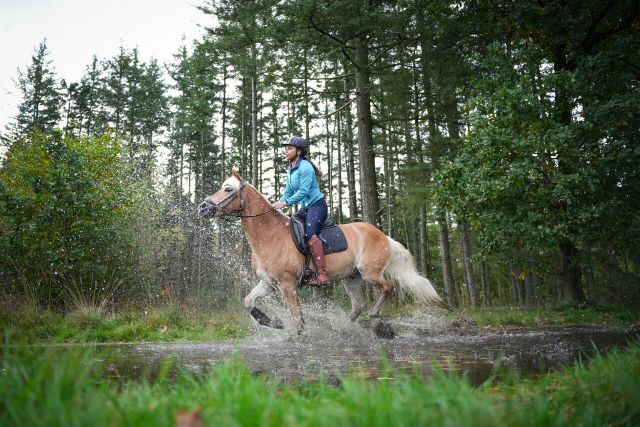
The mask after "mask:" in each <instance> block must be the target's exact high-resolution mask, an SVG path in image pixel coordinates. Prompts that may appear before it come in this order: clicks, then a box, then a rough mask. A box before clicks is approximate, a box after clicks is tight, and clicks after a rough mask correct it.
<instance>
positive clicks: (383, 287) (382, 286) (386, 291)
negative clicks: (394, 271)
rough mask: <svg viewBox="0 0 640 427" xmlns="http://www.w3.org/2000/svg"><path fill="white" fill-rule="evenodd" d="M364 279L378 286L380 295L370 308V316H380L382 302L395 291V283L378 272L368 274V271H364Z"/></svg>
mask: <svg viewBox="0 0 640 427" xmlns="http://www.w3.org/2000/svg"><path fill="white" fill-rule="evenodd" d="M361 274H362V277H363V279H364V280H365V281H366V282H368V283H373V284H374V285H376V286H377V287H378V290H379V291H380V292H379V295H378V300H377V301H376V303H375V304H374V305H373V307H371V309H370V310H369V317H380V308H381V307H382V304H384V302H385V301H386V300H387V298H388V297H389V295H391V292H392V291H393V283H392V282H390V281H388V280H387V279H385V278H384V277H382V274H381V273H378V274H367V273H366V272H362V271H361Z"/></svg>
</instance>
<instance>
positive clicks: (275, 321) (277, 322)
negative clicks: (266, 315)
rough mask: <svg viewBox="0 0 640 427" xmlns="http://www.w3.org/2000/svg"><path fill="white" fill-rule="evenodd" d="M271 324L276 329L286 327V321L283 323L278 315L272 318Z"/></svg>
mask: <svg viewBox="0 0 640 427" xmlns="http://www.w3.org/2000/svg"><path fill="white" fill-rule="evenodd" d="M269 326H271V327H272V328H274V329H284V323H282V320H280V319H279V318H277V317H274V318H273V319H271V322H269Z"/></svg>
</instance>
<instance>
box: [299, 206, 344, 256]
mask: <svg viewBox="0 0 640 427" xmlns="http://www.w3.org/2000/svg"><path fill="white" fill-rule="evenodd" d="M289 224H290V227H291V237H292V238H293V243H295V244H296V248H298V251H300V253H301V254H303V255H309V254H310V253H311V252H310V251H309V245H308V244H307V239H306V238H305V237H304V222H303V221H302V220H301V219H300V218H299V217H298V216H297V215H291V217H290V221H289ZM319 237H320V240H321V241H322V247H323V249H324V253H325V254H332V253H335V252H342V251H344V250H346V249H347V238H346V237H345V236H344V233H343V232H342V230H341V229H340V227H338V225H337V224H336V223H335V222H333V219H332V218H331V217H327V220H326V221H325V222H324V223H323V224H322V229H321V230H320V236H319Z"/></svg>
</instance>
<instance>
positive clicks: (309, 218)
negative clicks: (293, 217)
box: [297, 198, 329, 240]
mask: <svg viewBox="0 0 640 427" xmlns="http://www.w3.org/2000/svg"><path fill="white" fill-rule="evenodd" d="M297 215H298V216H299V217H300V218H301V219H302V218H304V236H305V237H306V239H307V240H309V239H310V238H311V236H313V235H314V234H315V235H316V236H317V235H319V234H320V227H322V223H323V222H325V221H326V220H327V216H328V215H329V208H328V207H327V202H326V201H325V200H324V198H322V199H320V200H318V201H317V202H315V203H314V204H312V205H310V206H307V207H306V208H304V209H300V210H299V211H298V213H297Z"/></svg>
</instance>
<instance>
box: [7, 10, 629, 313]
mask: <svg viewBox="0 0 640 427" xmlns="http://www.w3.org/2000/svg"><path fill="white" fill-rule="evenodd" d="M198 8H199V9H200V11H201V12H202V14H203V16H205V15H209V16H214V17H215V22H216V24H215V25H214V26H212V27H210V28H203V32H202V35H201V37H199V38H197V39H195V40H183V43H182V47H181V48H180V49H179V50H178V51H176V52H175V53H174V55H173V58H174V60H173V61H172V62H171V63H166V64H160V63H158V62H157V61H156V60H153V59H150V60H147V61H143V60H141V59H140V58H141V56H142V55H141V54H142V52H139V51H138V48H136V47H131V46H122V47H121V48H120V49H119V51H118V52H117V53H116V54H115V55H114V56H112V57H105V58H99V57H95V56H94V57H93V58H88V60H87V65H86V68H85V70H84V75H83V77H82V79H81V80H80V81H67V80H65V78H64V76H60V75H58V74H57V73H56V70H55V62H56V58H55V52H50V51H49V48H48V46H47V41H46V40H43V41H42V43H40V44H39V45H38V46H36V47H35V49H34V52H33V55H32V59H31V62H30V63H29V64H27V65H26V66H25V67H24V68H21V69H20V71H19V73H18V75H17V76H16V83H17V90H19V93H20V94H21V96H22V101H21V103H20V105H19V110H18V114H17V116H16V117H15V118H14V120H12V122H11V123H9V124H7V126H6V127H5V128H4V129H3V130H2V134H1V145H2V146H3V147H4V151H0V152H2V153H3V154H2V155H1V157H0V281H1V282H2V284H3V285H2V291H1V292H2V295H1V298H2V299H3V301H4V303H5V304H8V305H7V306H10V305H13V304H14V303H15V304H19V303H31V304H35V305H37V306H41V307H49V308H52V309H62V310H64V309H69V308H70V307H75V306H80V305H83V304H103V305H109V306H114V305H115V306H117V305H119V304H130V303H132V302H136V301H138V302H143V303H145V304H162V303H165V302H167V301H172V302H177V303H180V304H189V303H196V302H197V301H202V300H205V299H206V301H207V302H208V303H209V304H215V305H217V307H219V308H222V309H224V308H226V307H227V306H228V305H239V304H240V301H241V298H242V297H243V296H244V295H245V294H246V292H247V291H248V290H249V289H251V288H252V287H253V286H254V285H255V283H256V279H255V276H253V275H252V273H251V272H250V266H249V261H250V249H249V247H248V246H247V244H246V242H245V241H244V236H243V233H242V230H241V228H240V226H239V225H238V223H237V222H234V221H230V223H227V222H223V221H209V220H203V219H200V218H199V217H198V216H197V214H196V212H197V206H198V205H199V204H200V203H201V202H202V200H203V199H204V198H205V197H206V196H208V195H210V194H212V193H214V192H215V191H217V190H218V188H219V187H220V185H221V183H222V182H223V180H224V179H225V177H226V176H228V175H229V174H230V173H231V171H233V170H237V171H239V173H240V174H241V175H242V176H243V177H244V178H245V179H246V180H247V181H248V182H249V183H251V184H252V185H254V186H255V187H256V188H258V189H259V190H260V191H261V192H262V193H264V194H265V196H266V197H267V198H268V199H270V200H272V201H275V200H276V198H277V197H279V195H281V193H282V191H283V187H284V182H285V179H286V169H287V164H286V162H285V161H284V160H283V157H282V148H281V144H282V143H283V142H285V141H286V139H287V138H288V137H289V136H290V135H301V136H303V137H305V138H306V139H307V140H308V141H309V142H310V144H311V158H312V159H313V161H314V162H315V163H316V165H318V166H319V168H320V169H321V170H322V172H323V178H322V180H321V183H320V184H321V189H322V191H323V192H324V194H325V195H326V198H327V202H328V204H329V208H330V212H331V214H332V216H333V218H334V219H335V220H336V221H337V222H338V223H348V222H353V221H366V222H369V223H371V224H374V225H376V226H377V227H379V228H380V229H381V230H383V231H384V232H385V233H386V234H388V235H389V236H391V237H393V238H394V239H396V240H398V241H400V242H401V243H403V244H404V245H405V246H406V247H407V248H408V249H409V250H410V251H411V253H412V254H413V255H414V257H415V259H416V264H417V266H418V269H419V270H420V271H421V272H422V273H423V274H424V275H425V276H427V277H429V278H430V279H431V280H432V281H433V282H434V285H435V287H436V289H437V290H438V292H439V293H440V295H442V296H443V299H445V300H446V303H447V304H448V305H449V306H451V307H481V306H515V307H545V306H553V305H558V304H576V305H583V304H590V305H594V306H624V305H633V304H637V302H638V301H639V300H640V282H639V278H640V271H639V268H640V247H639V245H638V243H640V166H639V165H640V141H638V138H639V136H640V55H638V52H640V2H638V1H636V0H621V1H610V2H602V1H595V0H581V1H575V0H566V1H546V0H541V1H535V2H534V1H528V0H515V1H509V2H504V1H491V0H473V1H469V2H451V1H441V2H430V1H423V0H411V1H404V0H403V1H397V0H396V1H393V0H368V1H364V0H362V1H360V0H358V1H346V0H336V1H315V0H252V1H240V0H227V1H221V0H207V1H203V2H201V3H199V5H198ZM334 296H335V295H334ZM402 297H403V296H402V295H396V296H395V298H402ZM336 298H337V296H336Z"/></svg>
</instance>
